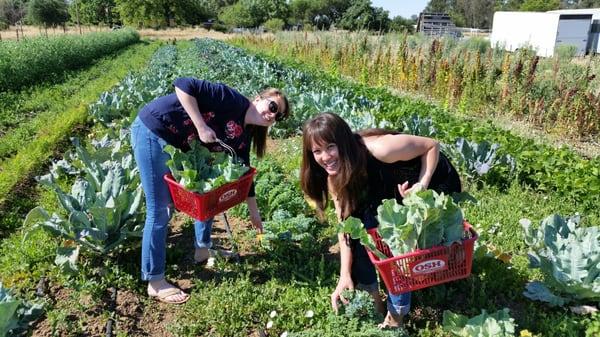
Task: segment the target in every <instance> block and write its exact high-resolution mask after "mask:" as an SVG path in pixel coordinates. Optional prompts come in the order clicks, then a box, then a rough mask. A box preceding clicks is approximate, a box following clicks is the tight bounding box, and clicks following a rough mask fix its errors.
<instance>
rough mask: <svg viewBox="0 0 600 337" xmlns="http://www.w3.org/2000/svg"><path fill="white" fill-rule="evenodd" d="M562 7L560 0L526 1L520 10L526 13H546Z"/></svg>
mask: <svg viewBox="0 0 600 337" xmlns="http://www.w3.org/2000/svg"><path fill="white" fill-rule="evenodd" d="M559 7H560V1H559V0H525V2H523V4H522V5H521V8H520V10H522V11H525V12H546V11H551V10H554V9H558V8H559Z"/></svg>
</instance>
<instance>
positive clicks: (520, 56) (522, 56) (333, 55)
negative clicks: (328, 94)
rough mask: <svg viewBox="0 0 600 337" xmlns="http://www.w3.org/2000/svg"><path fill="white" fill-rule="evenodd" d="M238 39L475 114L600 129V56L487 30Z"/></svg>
mask: <svg viewBox="0 0 600 337" xmlns="http://www.w3.org/2000/svg"><path fill="white" fill-rule="evenodd" d="M236 44H239V45H242V46H246V47H248V48H252V49H254V50H258V51H261V52H263V51H268V52H269V53H270V54H271V55H285V56H287V57H289V58H291V59H295V60H303V61H304V62H307V63H310V64H313V65H315V66H317V67H320V68H322V69H324V70H326V71H328V72H331V73H334V74H341V75H344V76H350V77H353V78H355V79H357V80H358V81H360V82H361V83H364V84H367V85H370V86H387V87H390V88H395V89H399V90H402V91H404V92H414V93H417V94H420V95H427V96H430V97H433V98H434V99H436V100H437V101H438V102H440V103H439V104H440V105H443V106H447V107H453V108H455V109H456V110H457V111H459V112H461V113H464V114H468V115H479V116H483V117H487V116H489V117H492V118H494V117H496V116H499V117H502V116H504V117H508V118H510V119H519V120H525V121H527V122H528V123H530V124H532V125H536V126H538V127H541V128H543V129H545V130H547V131H550V132H552V133H556V134H559V135H566V136H571V137H575V138H582V139H594V138H595V137H597V135H598V132H599V130H600V119H599V117H598V114H597V111H598V110H599V109H600V97H599V94H600V85H599V83H600V79H599V78H598V76H597V73H598V69H599V67H600V61H599V59H598V58H597V57H596V58H588V59H585V60H577V59H573V57H572V56H562V54H561V53H557V54H556V55H555V57H554V58H552V59H544V58H540V57H539V56H536V53H535V51H533V50H528V49H524V48H521V49H520V50H519V52H517V53H509V52H504V51H503V50H502V49H501V48H492V46H491V45H490V43H489V41H487V40H484V39H480V38H471V39H464V40H460V41H459V40H456V39H452V38H442V39H432V38H429V37H425V36H420V35H408V34H401V35H398V34H384V35H379V36H370V35H369V34H367V33H351V34H344V35H343V38H340V35H339V34H337V33H332V32H318V33H310V34H309V33H300V32H280V33H277V34H276V35H275V36H273V35H269V36H252V37H242V38H239V41H237V42H236Z"/></svg>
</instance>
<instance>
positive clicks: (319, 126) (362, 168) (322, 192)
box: [300, 112, 368, 219]
mask: <svg viewBox="0 0 600 337" xmlns="http://www.w3.org/2000/svg"><path fill="white" fill-rule="evenodd" d="M302 137H303V146H302V167H301V170H300V185H301V187H302V190H303V191H304V193H305V194H306V195H307V196H308V198H310V199H311V200H313V201H314V202H315V203H316V205H317V212H318V214H319V216H321V217H323V212H324V211H325V209H326V208H327V200H328V194H329V191H328V185H327V177H328V175H327V172H326V171H325V169H323V168H322V167H321V166H320V165H319V164H318V163H317V162H316V161H315V158H314V156H313V153H312V146H313V144H315V143H316V144H330V143H334V144H336V145H337V148H338V154H339V159H338V164H339V172H338V174H336V175H335V176H334V177H332V186H331V187H332V189H334V191H331V192H332V193H333V194H335V195H336V197H337V200H338V204H339V205H340V208H341V216H342V218H344V219H345V218H347V217H348V216H349V215H350V213H352V211H354V210H355V209H356V207H357V206H358V201H359V200H358V198H359V196H360V194H361V192H362V191H364V190H365V184H366V179H367V168H366V165H367V156H368V149H367V148H366V146H365V145H364V143H363V142H362V138H361V137H360V136H359V135H357V134H354V133H352V130H350V127H349V126H348V124H347V123H346V122H345V121H344V120H343V119H342V118H340V117H339V116H338V115H336V114H333V113H329V112H325V113H321V114H319V115H317V116H316V117H314V118H312V119H310V120H309V121H307V122H306V123H305V124H304V128H303V132H302Z"/></svg>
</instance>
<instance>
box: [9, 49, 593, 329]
mask: <svg viewBox="0 0 600 337" xmlns="http://www.w3.org/2000/svg"><path fill="white" fill-rule="evenodd" d="M180 76H195V77H198V78H203V79H207V80H210V81H221V82H224V83H226V84H228V85H231V86H232V87H235V88H238V89H239V90H240V92H242V93H243V94H245V95H246V96H249V97H250V96H253V95H255V94H256V93H257V92H259V91H260V89H262V88H264V87H267V86H273V87H279V88H282V89H283V90H284V92H285V93H286V94H287V95H288V97H289V98H290V101H291V104H292V107H293V113H292V116H291V118H289V119H287V120H286V121H285V122H282V123H277V124H276V125H275V127H273V128H272V130H271V135H272V136H273V137H274V138H276V139H275V140H274V141H273V145H274V146H272V147H271V149H272V151H271V150H270V151H271V152H270V153H269V154H268V155H267V156H266V158H265V159H264V160H262V161H260V162H257V161H256V160H253V163H257V164H256V168H257V171H258V174H257V177H256V179H255V182H256V194H257V199H258V205H259V208H260V209H261V213H262V215H263V217H264V220H265V223H264V227H265V236H264V238H263V239H262V240H261V241H260V242H256V241H255V239H254V233H253V231H249V230H237V231H236V233H235V239H236V241H238V244H239V246H240V247H241V249H242V262H241V263H239V264H233V263H231V262H226V261H221V260H218V261H217V263H216V265H215V266H214V267H213V269H212V270H210V271H207V270H205V269H204V268H203V267H202V266H192V265H190V264H191V262H189V259H187V258H186V256H189V255H191V253H192V249H193V248H191V247H192V246H191V245H188V246H185V245H181V241H177V242H179V243H180V244H179V245H178V244H172V245H170V246H169V248H168V249H169V252H168V254H167V256H169V259H168V261H167V265H172V266H173V267H171V268H170V269H168V270H167V276H168V277H172V278H174V279H182V278H186V279H188V280H190V282H191V283H192V284H193V285H192V286H191V294H192V298H191V299H190V301H189V302H187V303H186V304H185V305H183V306H182V307H178V308H174V307H163V306H158V305H157V304H156V303H155V302H151V301H149V300H147V299H145V292H144V291H143V288H144V286H143V285H142V284H141V282H139V281H138V280H139V255H140V250H139V234H140V229H141V226H142V225H143V223H142V221H141V219H143V214H141V210H142V209H143V207H141V204H142V203H143V200H142V199H143V198H141V189H140V186H139V178H138V177H137V169H136V167H135V163H134V162H133V160H132V155H131V148H130V144H129V135H128V130H127V127H128V125H129V123H130V122H131V118H132V116H134V115H135V114H136V113H137V109H138V108H139V107H140V106H142V105H143V104H144V103H146V102H148V101H150V100H151V99H153V98H154V97H158V96H161V95H164V94H165V93H168V92H170V91H171V90H172V86H171V84H172V81H173V79H174V78H176V77H180ZM88 111H89V112H90V114H91V116H92V117H93V119H94V121H95V122H96V124H95V125H94V126H93V128H92V130H91V132H90V135H89V137H87V138H86V139H77V138H74V139H72V144H73V147H72V148H71V150H69V151H67V152H65V153H64V158H62V159H61V160H55V161H54V162H53V163H52V165H51V167H50V170H49V171H50V172H49V173H47V174H45V175H43V176H41V177H40V178H39V181H40V183H41V184H43V185H45V186H47V187H49V188H48V189H46V190H44V192H42V193H41V195H40V198H38V199H37V203H38V204H39V205H38V207H35V208H33V207H32V208H33V210H31V212H29V214H28V215H27V218H26V219H25V217H24V214H23V218H21V220H24V225H23V228H21V229H17V230H14V231H13V232H12V233H11V234H10V235H7V237H6V238H4V239H3V241H2V243H1V244H0V270H1V271H0V281H1V282H3V284H4V286H5V287H9V288H11V289H12V290H10V292H9V293H7V292H6V290H5V289H4V288H3V289H2V290H1V291H0V310H2V311H1V312H2V314H3V315H4V314H6V315H7V316H5V317H9V320H7V324H12V325H10V326H8V327H7V326H3V325H0V333H2V332H5V331H8V330H9V329H13V330H12V331H13V332H15V331H19V329H20V331H23V330H26V329H27V328H28V324H29V323H28V322H29V321H32V320H33V319H34V316H36V315H37V316H39V315H40V314H41V313H42V312H45V315H44V318H42V319H39V321H38V323H36V324H35V325H34V327H33V328H34V329H36V331H37V329H40V328H41V327H43V326H46V327H50V328H49V330H51V331H52V332H54V333H56V334H58V335H80V334H91V335H98V334H101V333H105V332H106V329H111V330H112V331H115V332H116V333H119V334H120V335H136V334H137V333H144V332H145V333H151V332H149V330H145V329H147V325H142V324H143V322H144V321H146V320H148V319H149V318H148V317H149V316H153V315H157V311H158V315H160V313H165V312H167V313H168V316H169V317H172V318H171V319H170V320H167V326H166V328H165V329H166V330H165V331H161V332H165V333H171V334H173V335H178V336H197V335H211V336H246V335H256V334H258V335H261V334H262V335H267V336H280V335H287V336H388V335H389V336H396V335H398V334H399V333H401V332H398V331H381V330H378V329H377V328H376V323H377V322H378V319H380V318H377V317H376V314H375V313H374V311H373V308H372V305H370V304H369V303H368V301H367V300H366V298H365V297H364V296H361V294H360V293H357V294H356V296H355V300H353V301H352V304H351V305H349V306H347V307H346V310H345V311H344V313H343V314H340V315H335V314H333V313H332V311H331V309H330V307H329V301H328V297H329V294H330V292H331V291H332V289H333V288H334V287H335V284H336V277H337V272H338V266H337V263H338V262H337V258H336V256H335V252H334V251H333V252H332V251H330V247H332V246H333V245H334V244H335V239H336V231H337V228H336V225H337V224H336V223H335V221H334V216H333V214H329V222H330V223H329V224H320V223H319V222H318V221H317V220H316V219H315V217H314V212H313V211H312V209H311V207H310V206H309V205H307V203H306V202H305V200H304V198H303V196H302V193H301V191H300V189H299V187H298V184H299V183H298V174H297V172H298V168H299V161H300V143H299V138H298V137H297V135H298V134H299V130H300V127H301V125H302V123H303V121H304V120H306V119H308V118H309V117H310V116H312V115H314V114H316V113H318V112H321V111H332V112H336V113H338V114H340V115H341V116H342V117H343V118H344V119H345V120H346V121H348V122H349V124H350V125H351V127H352V128H353V129H360V128H365V127H371V126H382V127H388V128H393V129H398V130H402V131H404V132H407V133H412V134H418V135H424V136H431V137H434V138H437V139H440V140H441V141H442V142H444V143H445V144H444V146H443V150H444V151H445V152H446V153H447V154H448V155H449V156H450V157H451V158H452V161H453V162H454V163H456V164H457V166H458V168H459V170H460V173H461V176H462V178H463V180H464V181H465V182H466V186H465V187H466V190H467V191H468V192H469V193H470V194H471V196H472V197H473V198H472V199H475V201H474V200H471V201H470V202H464V203H462V204H461V207H462V209H463V212H464V215H465V217H466V218H467V219H469V221H470V222H471V223H472V224H474V225H475V226H476V230H477V231H478V232H479V235H480V238H479V241H478V246H477V247H476V252H475V257H474V262H473V274H472V275H471V276H470V277H469V278H467V279H464V280H460V281H455V282H452V283H448V284H445V285H440V286H436V287H433V288H428V289H424V290H421V291H418V292H415V293H414V294H413V310H412V312H411V314H410V315H409V317H408V320H407V324H406V330H407V332H408V333H409V334H410V335H419V336H447V335H464V336H467V335H468V336H492V335H493V336H512V335H521V336H533V335H536V336H582V335H586V334H587V335H588V336H594V335H597V334H598V333H600V316H598V315H597V314H587V315H577V314H575V313H573V312H571V310H570V309H569V306H579V305H582V304H590V305H598V302H599V301H600V270H599V269H598V266H599V262H600V242H599V240H600V233H598V227H597V225H598V222H599V221H600V213H598V210H597V207H595V206H597V205H598V204H599V203H600V197H598V195H599V193H598V192H600V172H598V167H600V162H599V160H598V159H597V158H596V159H592V160H588V159H583V158H581V157H579V156H577V155H575V154H573V153H572V152H570V151H568V150H566V149H560V150H555V149H552V148H550V147H546V146H542V145H536V144H534V143H533V142H532V141H528V140H524V139H521V138H518V137H516V136H514V135H512V134H510V133H508V132H507V131H504V130H501V129H498V128H496V127H495V126H493V125H490V124H483V125H482V124H480V123H478V122H477V121H473V120H464V119H460V118H457V117H453V116H451V114H450V113H449V111H447V110H445V109H442V108H439V107H436V106H433V105H431V104H428V103H424V102H422V101H416V100H411V99H409V98H405V97H403V98H401V97H397V96H394V95H392V94H391V93H389V92H388V91H386V90H384V89H373V88H369V87H366V86H363V85H359V84H354V83H350V82H348V81H347V80H345V79H340V78H336V77H332V76H329V75H327V74H325V73H324V72H321V71H318V70H314V69H309V68H307V67H306V66H303V65H301V64H297V63H293V62H291V61H289V60H288V61H286V62H285V63H281V62H280V60H279V61H278V60H274V59H272V58H270V57H265V56H254V55H251V54H248V53H247V52H246V51H244V50H242V49H238V48H236V47H232V46H231V45H228V44H225V43H222V42H217V41H212V40H195V41H193V42H180V43H179V44H178V45H177V47H175V46H165V47H162V48H161V49H159V50H158V51H157V52H156V53H155V54H154V56H153V57H152V60H151V61H150V64H149V65H148V67H147V68H146V69H145V70H144V71H141V72H137V73H133V74H130V75H128V76H127V77H126V78H125V79H124V80H122V81H121V82H120V83H119V84H118V85H117V86H115V87H114V88H113V89H111V90H110V91H107V92H105V93H104V94H102V95H101V96H100V97H99V99H98V101H97V102H96V103H94V104H92V105H90V106H89V108H88ZM576 212H578V213H580V216H576V217H573V218H568V219H567V218H566V216H570V215H573V214H575V213H576ZM229 213H230V215H233V216H234V217H235V218H237V219H244V218H245V217H246V216H247V215H246V210H245V207H244V206H239V207H236V208H235V209H233V210H232V211H230V212H229ZM553 213H559V214H561V216H551V215H552V214H553ZM549 216H550V217H549ZM522 218H528V219H531V220H525V219H524V220H522V221H521V223H520V222H519V221H520V220H521V219H522ZM543 219H546V220H544V221H542V220H543ZM179 224H180V225H181V223H179ZM593 225H596V226H595V227H594V226H593ZM37 227H41V228H44V229H46V230H47V231H45V232H42V231H39V230H35V228H37ZM10 228H17V226H16V225H14V226H11V227H10ZM182 228H183V229H182V230H183V232H184V233H185V232H186V231H189V230H191V222H190V221H189V220H186V221H184V223H183V224H182ZM54 237H58V238H59V239H55V238H54ZM185 247H188V248H189V250H185V249H184V248H185ZM528 252H530V253H531V254H530V257H528V256H527V253H528ZM529 263H531V265H532V266H533V267H535V268H534V269H530V268H529V266H528V265H529ZM188 273H191V274H192V276H187V277H186V275H187V274H188ZM40 279H41V280H42V282H39V285H42V286H43V285H49V288H50V289H49V290H48V289H47V290H46V291H44V290H43V289H42V290H40V293H42V296H41V298H37V299H36V296H35V294H34V289H35V288H36V287H37V286H38V281H39V280H40ZM37 288H40V287H37ZM41 288H43V287H41ZM108 289H111V291H108ZM61 293H66V294H67V296H66V300H65V301H56V300H55V301H52V300H49V299H48V298H50V299H52V298H55V299H56V298H57V294H61ZM44 294H45V295H44ZM107 294H110V295H107ZM124 295H128V296H133V297H134V299H135V300H134V302H136V303H138V309H137V311H136V312H135V313H134V314H133V316H126V315H124V314H123V313H124V307H125V304H123V300H119V296H124ZM19 298H21V299H25V300H26V301H22V302H21V300H19ZM44 298H46V299H44ZM115 307H116V308H115ZM75 316H77V317H79V318H77V319H75V320H74V321H73V320H72V318H73V317H75ZM66 318H70V319H71V320H69V319H66ZM40 321H41V322H40ZM87 321H99V322H102V324H100V325H99V326H100V327H98V326H96V325H94V326H92V325H89V324H86V323H85V322H87ZM156 321H158V322H162V320H161V319H160V318H159V319H158V320H156ZM156 321H155V322H156ZM67 322H70V323H67ZM2 329H5V330H4V331H3V330H2ZM98 329H100V330H98Z"/></svg>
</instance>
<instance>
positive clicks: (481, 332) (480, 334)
mask: <svg viewBox="0 0 600 337" xmlns="http://www.w3.org/2000/svg"><path fill="white" fill-rule="evenodd" d="M443 326H444V330H446V331H448V332H450V333H452V334H453V335H455V336H461V337H504V336H514V335H515V327H516V325H515V323H514V319H513V318H511V317H510V315H509V310H508V309H506V308H504V309H502V310H498V311H496V312H495V313H493V314H488V313H487V311H485V310H482V311H481V314H480V315H478V316H475V317H472V318H468V317H467V316H463V315H459V314H455V313H453V312H452V311H449V310H446V311H444V319H443Z"/></svg>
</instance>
